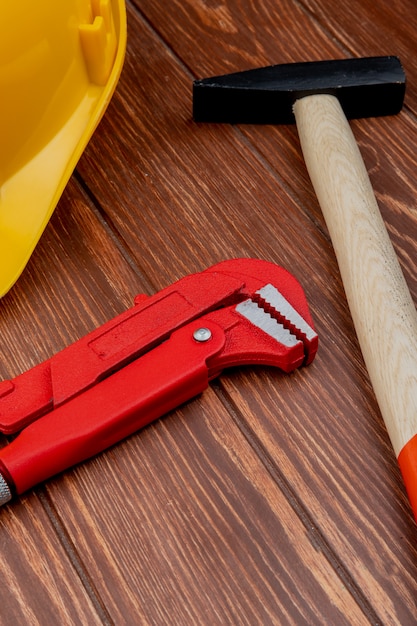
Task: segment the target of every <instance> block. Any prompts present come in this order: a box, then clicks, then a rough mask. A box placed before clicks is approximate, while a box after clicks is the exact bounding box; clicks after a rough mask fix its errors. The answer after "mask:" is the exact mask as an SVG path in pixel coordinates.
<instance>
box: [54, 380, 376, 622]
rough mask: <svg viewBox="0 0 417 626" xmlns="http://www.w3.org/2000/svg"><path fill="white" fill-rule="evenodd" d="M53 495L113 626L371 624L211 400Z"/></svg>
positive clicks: (206, 397)
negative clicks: (155, 625) (146, 625)
mask: <svg viewBox="0 0 417 626" xmlns="http://www.w3.org/2000/svg"><path fill="white" fill-rule="evenodd" d="M63 486H64V488H62V487H63ZM67 486H68V488H66V487H67ZM48 492H49V493H50V495H51V498H52V499H53V500H54V502H55V505H56V507H57V511H58V514H59V516H60V518H62V519H65V520H66V523H67V527H68V532H69V534H70V538H71V541H72V542H74V544H75V545H76V546H77V549H78V550H79V551H80V553H81V554H83V556H84V560H85V565H86V567H87V568H88V571H89V572H90V576H91V577H92V579H93V580H94V583H95V585H96V586H97V589H98V591H99V593H100V596H101V597H102V598H103V599H104V600H105V603H106V607H107V609H108V611H109V612H110V615H111V617H112V619H113V620H114V622H115V623H117V624H122V623H140V624H166V623H171V624H201V623H205V624H247V625H250V624H300V623H318V622H319V621H321V620H323V619H324V620H325V621H327V623H337V624H350V623H352V622H351V620H354V622H355V623H357V624H365V623H368V618H370V619H375V614H374V611H373V610H372V608H371V607H370V606H368V605H367V604H366V601H365V602H364V606H362V607H360V606H359V605H358V603H357V602H356V601H355V599H354V598H353V597H352V595H351V593H352V590H351V589H350V588H349V587H348V586H347V585H346V584H345V583H346V581H342V580H341V579H340V578H339V574H338V572H337V571H336V570H335V569H334V566H333V563H330V562H329V561H328V559H327V555H325V554H323V552H322V551H320V548H318V547H317V546H316V545H314V543H313V541H314V540H313V538H312V536H311V533H310V532H309V529H308V528H306V527H305V526H304V524H303V523H302V521H301V520H300V518H299V517H298V516H297V514H296V513H294V510H293V509H292V507H291V503H290V502H288V500H287V498H286V496H285V494H283V493H282V492H281V490H280V489H279V487H278V486H277V484H276V481H275V480H274V478H273V477H271V476H270V474H269V472H268V469H267V468H265V467H264V466H263V465H262V463H261V462H260V460H259V458H258V457H257V454H256V453H254V450H253V449H252V447H251V445H250V444H249V443H248V441H247V440H246V439H245V438H244V437H243V436H242V434H241V433H240V432H239V430H238V429H237V427H236V425H235V424H234V422H233V420H232V418H231V416H230V415H229V414H228V413H227V412H226V411H225V408H224V407H223V406H222V404H221V403H220V402H219V400H218V398H217V397H216V395H215V393H214V392H213V391H207V392H206V393H205V394H203V396H202V398H201V400H196V401H194V402H192V403H190V404H187V405H186V406H185V407H183V408H182V409H181V410H179V411H177V412H176V414H175V415H172V416H170V417H167V418H165V419H163V420H160V421H158V422H157V423H156V424H155V425H153V426H151V427H149V428H148V429H146V430H144V431H142V432H141V434H140V435H137V436H134V437H132V438H130V439H129V440H128V441H126V442H124V443H123V444H121V445H120V446H117V447H116V448H113V449H112V450H111V451H109V453H107V454H105V455H103V456H102V457H100V458H99V459H97V460H94V461H91V462H89V463H87V464H84V465H83V466H82V467H80V468H78V469H77V470H76V471H75V472H74V474H73V476H71V477H69V475H65V476H64V477H62V478H60V479H58V480H56V481H53V482H51V483H49V485H48Z"/></svg>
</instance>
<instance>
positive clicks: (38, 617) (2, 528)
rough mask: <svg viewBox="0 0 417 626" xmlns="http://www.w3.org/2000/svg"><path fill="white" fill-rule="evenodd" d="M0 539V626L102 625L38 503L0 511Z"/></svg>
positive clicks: (99, 609) (99, 611)
mask: <svg viewBox="0 0 417 626" xmlns="http://www.w3.org/2000/svg"><path fill="white" fill-rule="evenodd" d="M0 537H1V540H0V563H1V566H0V569H1V577H2V584H1V587H0V602H1V617H0V622H1V624H2V626H14V625H15V624H33V625H34V626H36V625H39V626H43V625H44V624H56V623H59V624H92V625H93V624H97V625H99V624H100V625H101V624H103V623H106V621H107V611H106V609H105V607H104V605H103V604H102V603H101V601H100V598H99V596H98V594H97V593H96V592H95V590H93V588H90V590H89V593H88V592H87V589H86V584H85V583H86V580H88V574H87V572H86V571H85V570H84V569H83V566H82V565H80V566H79V567H75V564H74V562H71V560H70V559H69V558H68V554H67V553H66V552H65V549H64V546H63V545H62V539H61V538H60V537H58V536H57V534H56V532H55V529H54V527H53V526H52V524H51V521H50V519H49V518H48V517H47V515H46V514H45V510H44V508H43V506H42V505H41V503H40V502H39V500H38V499H36V498H30V501H29V502H28V501H27V500H26V499H25V498H22V500H21V501H20V502H18V503H16V504H15V505H14V506H12V507H7V508H5V509H4V510H3V511H2V514H1V519H0ZM77 565H78V564H77ZM80 576H81V577H84V578H85V580H84V581H83V580H82V579H80Z"/></svg>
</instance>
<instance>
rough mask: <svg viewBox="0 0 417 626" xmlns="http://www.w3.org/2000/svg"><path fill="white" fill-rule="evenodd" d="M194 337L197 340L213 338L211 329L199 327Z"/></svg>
mask: <svg viewBox="0 0 417 626" xmlns="http://www.w3.org/2000/svg"><path fill="white" fill-rule="evenodd" d="M193 337H194V339H195V340H196V341H200V342H203V341H208V340H209V339H211V330H209V329H208V328H198V329H197V330H195V331H194V333H193Z"/></svg>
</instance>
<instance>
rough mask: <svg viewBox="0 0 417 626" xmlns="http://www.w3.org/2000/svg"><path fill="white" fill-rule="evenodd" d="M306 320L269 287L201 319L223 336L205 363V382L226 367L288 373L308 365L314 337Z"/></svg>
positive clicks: (272, 287)
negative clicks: (219, 329)
mask: <svg viewBox="0 0 417 626" xmlns="http://www.w3.org/2000/svg"><path fill="white" fill-rule="evenodd" d="M293 280H294V279H293ZM308 318H309V319H308V320H305V319H304V317H302V316H301V315H300V314H299V313H298V312H297V311H296V310H295V309H294V308H293V306H292V305H291V304H290V303H289V302H288V300H287V299H286V298H284V296H283V295H282V294H281V293H280V291H279V290H278V289H276V287H274V286H273V285H271V284H267V285H264V286H262V287H261V288H260V289H258V290H257V291H256V292H255V293H253V294H252V296H251V297H250V298H247V299H245V300H243V301H242V302H239V303H238V304H237V305H233V306H230V307H227V308H226V309H221V310H219V311H214V312H212V313H210V314H209V315H207V316H205V317H204V318H203V319H204V320H206V321H208V320H210V321H213V322H215V323H216V324H218V325H219V326H222V328H223V330H224V331H225V336H226V341H225V346H224V347H223V349H222V351H221V352H220V353H219V354H217V355H215V356H214V357H213V358H212V359H211V360H210V361H209V362H208V363H207V366H208V368H209V378H210V379H213V378H215V377H216V376H218V375H219V374H220V372H221V370H223V369H225V368H226V367H234V366H241V365H268V366H273V367H278V368H280V369H281V370H283V371H284V372H286V373H290V372H292V371H293V370H294V369H296V368H298V367H300V366H302V365H307V364H309V363H311V361H312V360H313V359H314V356H315V354H316V352H317V348H318V336H317V333H316V331H315V330H314V327H313V325H312V321H311V318H310V315H308ZM201 321H203V320H201Z"/></svg>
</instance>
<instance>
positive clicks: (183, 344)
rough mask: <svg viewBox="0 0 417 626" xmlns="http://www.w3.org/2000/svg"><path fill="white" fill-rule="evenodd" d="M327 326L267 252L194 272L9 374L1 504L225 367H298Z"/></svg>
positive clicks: (1, 391) (0, 392) (189, 394)
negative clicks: (318, 322) (319, 325)
mask: <svg viewBox="0 0 417 626" xmlns="http://www.w3.org/2000/svg"><path fill="white" fill-rule="evenodd" d="M317 346H318V338H317V333H316V332H315V330H314V326H313V321H312V319H311V315H310V312H309V309H308V305H307V301H306V298H305V295H304V292H303V289H302V287H301V285H300V284H299V283H298V281H297V280H296V279H295V278H294V277H293V276H292V275H291V274H290V273H289V272H287V271H286V270H285V269H283V268H281V267H279V266H277V265H275V264H273V263H270V262H267V261H262V260H255V259H232V260H228V261H223V262H221V263H218V264H217V265H214V266H212V267H210V268H209V269H207V270H205V271H203V272H200V273H198V274H191V275H189V276H186V277H184V278H182V279H181V280H179V281H177V282H176V283H174V284H173V285H171V286H169V287H166V288H165V289H163V290H162V291H160V292H158V293H157V294H155V295H153V296H144V295H140V296H137V297H136V298H135V302H134V306H133V307H132V308H130V309H128V310H127V311H125V312H124V313H122V314H120V315H118V316H117V317H115V318H114V319H112V320H110V321H109V322H107V323H105V324H104V325H103V326H101V327H100V328H98V329H96V330H94V331H92V332H91V333H89V334H88V335H86V336H85V337H83V338H81V339H79V340H78V341H76V342H75V343H73V344H71V345H70V346H68V347H67V348H65V349H64V350H62V351H61V352H58V353H57V354H55V355H54V356H52V357H51V358H50V359H48V360H46V361H44V362H43V363H40V364H39V365H37V366H35V367H33V368H32V369H30V370H28V371H27V372H24V373H23V374H20V375H19V376H17V377H16V378H13V379H11V380H5V381H2V382H0V431H1V432H3V433H5V434H14V433H17V432H18V431H20V432H19V434H18V435H17V436H16V437H15V438H14V439H13V440H12V441H11V443H9V444H8V445H6V446H5V447H3V448H2V449H1V450H0V504H5V503H6V502H8V501H9V500H10V499H11V498H12V497H13V496H14V495H17V494H21V493H23V492H24V491H26V490H28V489H29V488H31V487H33V486H34V485H36V484H38V483H40V482H43V481H45V480H46V479H48V478H49V477H51V476H54V475H56V474H58V473H60V472H62V471H64V470H65V469H67V468H69V467H71V466H72V465H75V464H77V463H80V462H82V461H84V460H85V459H88V458H90V457H92V456H94V455H96V454H98V453H99V452H101V451H102V450H105V449H106V448H108V447H109V446H112V445H113V444H115V443H117V442H118V441H120V440H122V439H124V438H125V437H127V436H128V435H130V434H132V433H134V432H135V431H137V430H139V429H140V428H142V427H144V426H145V425H147V424H149V423H150V422H152V421H153V420H155V419H157V418H158V417H161V416H162V415H164V414H165V413H167V412H168V411H171V410H173V409H175V408H176V407H178V406H179V405H180V404H182V403H184V402H186V401H187V400H189V399H191V398H193V397H194V396H195V395H197V394H200V393H202V392H203V391H204V390H205V389H206V388H207V387H208V385H209V382H210V381H211V380H212V379H214V378H215V377H217V376H218V375H219V374H220V373H221V372H222V370H223V369H224V368H226V367H232V366H241V365H250V364H255V365H256V364H260V365H269V366H276V367H279V368H280V369H281V370H283V371H284V372H291V371H293V370H294V369H295V368H297V367H300V366H301V365H307V364H309V363H311V361H312V360H313V358H314V356H315V354H316V351H317Z"/></svg>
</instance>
